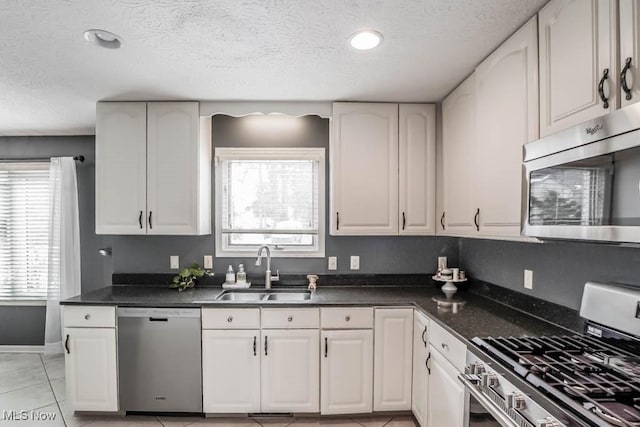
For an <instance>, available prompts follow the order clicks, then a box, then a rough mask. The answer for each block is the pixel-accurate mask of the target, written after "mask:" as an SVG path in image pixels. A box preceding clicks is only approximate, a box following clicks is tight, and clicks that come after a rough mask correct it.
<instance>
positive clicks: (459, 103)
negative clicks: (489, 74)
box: [438, 74, 479, 236]
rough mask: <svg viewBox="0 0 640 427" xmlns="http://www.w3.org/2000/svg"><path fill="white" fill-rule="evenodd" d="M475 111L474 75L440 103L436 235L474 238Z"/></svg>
mask: <svg viewBox="0 0 640 427" xmlns="http://www.w3.org/2000/svg"><path fill="white" fill-rule="evenodd" d="M475 110H476V101H475V74H472V75H471V76H470V77H468V78H467V79H466V80H465V81H464V82H462V84H461V85H460V86H458V87H457V88H456V89H455V90H454V91H453V92H452V93H451V94H450V95H449V96H447V98H446V99H445V100H444V101H443V103H442V166H443V167H442V169H443V170H442V181H443V183H442V184H443V185H442V187H441V189H442V203H443V207H444V211H443V212H439V216H440V218H439V219H438V221H440V222H439V224H438V227H439V229H438V231H439V234H444V235H454V236H456V235H458V236H460V235H462V236H465V235H475V234H478V232H477V227H476V225H475V223H474V218H475V214H476V211H477V209H478V207H479V206H478V194H477V193H478V191H477V180H478V175H477V168H478V158H477V153H476V126H475V121H476V113H475ZM443 215H444V217H443ZM442 224H444V229H443V227H442Z"/></svg>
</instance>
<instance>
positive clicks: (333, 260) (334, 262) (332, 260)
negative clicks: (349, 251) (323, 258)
mask: <svg viewBox="0 0 640 427" xmlns="http://www.w3.org/2000/svg"><path fill="white" fill-rule="evenodd" d="M327 269H328V270H337V269H338V257H337V256H330V257H329V261H328V262H327Z"/></svg>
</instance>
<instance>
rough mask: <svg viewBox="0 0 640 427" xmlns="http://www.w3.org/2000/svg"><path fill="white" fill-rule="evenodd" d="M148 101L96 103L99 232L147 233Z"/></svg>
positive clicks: (97, 212) (97, 223)
mask: <svg viewBox="0 0 640 427" xmlns="http://www.w3.org/2000/svg"><path fill="white" fill-rule="evenodd" d="M146 162H147V104H146V103H145V102H99V103H98V104H97V105H96V234H146V232H147V227H146V221H145V220H144V219H145V217H146V212H147V163H146Z"/></svg>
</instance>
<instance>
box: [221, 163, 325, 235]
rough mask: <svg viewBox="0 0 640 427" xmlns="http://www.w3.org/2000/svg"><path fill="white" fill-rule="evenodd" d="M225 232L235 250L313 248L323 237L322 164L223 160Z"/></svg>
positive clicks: (223, 225) (223, 226) (223, 218)
mask: <svg viewBox="0 0 640 427" xmlns="http://www.w3.org/2000/svg"><path fill="white" fill-rule="evenodd" d="M220 167H221V169H222V180H223V197H222V232H223V233H225V234H227V235H228V237H229V239H230V240H229V243H230V244H232V245H233V244H235V245H256V244H276V245H277V244H282V245H311V244H313V236H314V235H317V234H318V230H319V224H318V204H319V203H318V202H319V201H318V168H319V161H317V160H265V159H263V160H245V159H238V160H235V159H226V160H221V164H220Z"/></svg>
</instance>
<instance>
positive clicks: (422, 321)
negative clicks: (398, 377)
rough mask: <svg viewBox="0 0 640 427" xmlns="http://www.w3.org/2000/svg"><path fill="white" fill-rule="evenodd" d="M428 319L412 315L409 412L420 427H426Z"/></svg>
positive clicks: (415, 314) (416, 313)
mask: <svg viewBox="0 0 640 427" xmlns="http://www.w3.org/2000/svg"><path fill="white" fill-rule="evenodd" d="M428 361H429V319H428V318H427V317H426V316H425V315H424V314H422V313H420V312H418V311H416V312H415V313H414V315H413V381H412V389H411V411H412V412H413V415H414V416H415V417H416V420H417V421H418V423H419V424H420V426H421V427H426V426H427V413H428V403H429V370H428V368H427V362H428Z"/></svg>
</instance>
